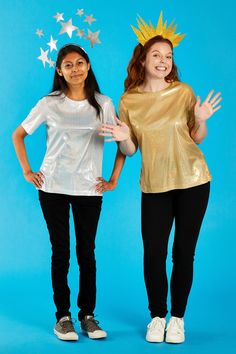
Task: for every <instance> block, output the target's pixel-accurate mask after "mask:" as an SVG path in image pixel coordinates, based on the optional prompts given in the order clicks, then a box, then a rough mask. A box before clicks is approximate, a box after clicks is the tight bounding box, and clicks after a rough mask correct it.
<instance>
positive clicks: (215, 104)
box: [211, 97, 222, 108]
mask: <svg viewBox="0 0 236 354" xmlns="http://www.w3.org/2000/svg"><path fill="white" fill-rule="evenodd" d="M220 101H222V97H220V98H219V99H218V100H217V101H216V102H215V103H213V104H211V105H212V108H215V107H216V106H217V105H218V103H220Z"/></svg>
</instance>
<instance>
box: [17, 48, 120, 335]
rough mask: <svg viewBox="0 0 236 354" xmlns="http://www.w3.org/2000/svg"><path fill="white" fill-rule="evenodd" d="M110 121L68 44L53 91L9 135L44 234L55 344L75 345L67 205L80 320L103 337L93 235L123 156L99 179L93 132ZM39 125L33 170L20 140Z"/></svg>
mask: <svg viewBox="0 0 236 354" xmlns="http://www.w3.org/2000/svg"><path fill="white" fill-rule="evenodd" d="M115 119H116V117H115V109H114V106H113V104H112V101H111V100H110V98H108V97H106V96H104V95H102V94H101V93H100V90H99V86H98V83H97V80H96V78H95V75H94V73H93V71H92V67H91V64H90V60H89V58H88V55H87V53H86V52H85V51H84V50H83V49H82V48H81V47H79V46H77V45H73V44H70V45H66V46H64V47H63V48H61V50H60V51H59V53H58V57H57V62H56V70H55V75H54V83H53V89H52V93H51V94H50V95H48V96H46V97H44V98H42V99H41V100H40V101H39V102H38V103H37V105H36V106H35V107H34V108H33V109H32V111H31V112H30V114H29V115H28V117H27V118H26V119H25V120H24V121H23V122H22V123H21V125H20V126H19V127H18V128H17V129H16V130H15V132H14V133H13V141H14V146H15V150H16V154H17V156H18V159H19V162H20V164H21V167H22V170H23V173H24V177H25V179H26V180H27V181H28V182H30V183H33V185H34V186H35V187H36V188H37V189H38V190H39V200H40V205H41V208H42V211H43V215H44V218H45V220H46V223H47V228H48V231H49V235H50V241H51V245H52V263H51V274H52V286H53V298H54V302H55V306H56V309H57V312H56V319H57V323H56V325H55V328H54V333H55V335H56V336H57V337H58V338H59V339H61V340H78V334H77V333H76V332H75V329H74V326H73V322H72V319H71V313H70V288H69V286H68V282H67V275H68V270H69V260H70V238H69V228H70V226H69V213H70V207H71V208H72V213H73V219H74V225H75V235H76V255H77V260H78V265H79V269H80V281H79V294H78V299H77V304H78V307H79V309H80V311H79V313H78V318H79V320H80V321H81V327H82V329H83V330H84V331H85V332H86V333H87V334H88V336H89V337H90V338H92V339H97V338H104V337H106V336H107V334H106V332H105V331H103V330H102V329H101V328H100V327H99V325H98V321H96V320H95V319H94V309H95V302H96V261H95V254H94V249H95V236H96V230H97V225H98V220H99V216H100V211H101V206H102V193H103V192H105V191H108V190H113V189H114V188H115V187H116V184H117V181H118V178H119V175H120V172H121V169H122V166H123V164H124V159H125V157H124V155H122V154H121V153H120V152H119V151H118V152H117V155H116V160H115V164H114V169H113V172H112V175H111V178H110V180H109V181H108V182H107V181H105V180H104V179H103V178H102V177H100V176H101V175H102V155H103V144H104V139H103V138H102V137H100V136H99V135H98V132H97V128H98V127H99V126H100V125H101V124H102V123H109V122H110V123H112V124H116V120H115ZM40 124H45V125H46V128H47V150H46V154H45V157H44V160H43V163H42V165H41V168H40V171H39V172H33V171H32V170H31V167H30V164H29V161H28V158H27V153H26V148H25V144H24V139H25V137H26V136H27V135H28V134H32V133H33V132H34V131H35V130H36V129H37V128H38V126H39V125H40Z"/></svg>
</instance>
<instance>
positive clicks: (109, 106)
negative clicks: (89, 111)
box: [103, 99, 117, 125]
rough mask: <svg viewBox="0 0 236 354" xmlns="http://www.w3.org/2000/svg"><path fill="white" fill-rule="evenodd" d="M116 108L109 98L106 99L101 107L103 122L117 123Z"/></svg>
mask: <svg viewBox="0 0 236 354" xmlns="http://www.w3.org/2000/svg"><path fill="white" fill-rule="evenodd" d="M115 117H116V110H115V107H114V104H113V102H112V100H111V99H108V100H107V102H106V103H105V105H104V108H103V123H105V124H113V125H117V123H116V120H115Z"/></svg>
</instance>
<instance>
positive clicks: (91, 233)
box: [72, 196, 102, 320]
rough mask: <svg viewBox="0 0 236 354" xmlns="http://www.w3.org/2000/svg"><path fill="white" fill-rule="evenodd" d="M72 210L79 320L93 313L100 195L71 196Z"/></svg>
mask: <svg viewBox="0 0 236 354" xmlns="http://www.w3.org/2000/svg"><path fill="white" fill-rule="evenodd" d="M72 200H73V201H72V212H73V217H74V224H75V233H76V254H77V260H78V264H79V269H80V282H79V294H78V300H77V304H78V307H79V308H80V312H79V315H78V317H79V320H81V319H82V318H83V317H84V316H85V315H93V311H94V309H95V304H96V260H95V252H94V250H95V237H96V232H97V225H98V220H99V216H100V212H101V205H102V197H100V196H79V197H73V198H72Z"/></svg>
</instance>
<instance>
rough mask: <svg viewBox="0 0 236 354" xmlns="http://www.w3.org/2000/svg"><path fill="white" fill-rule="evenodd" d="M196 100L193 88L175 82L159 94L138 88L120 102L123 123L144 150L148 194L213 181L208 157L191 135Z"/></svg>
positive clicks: (143, 185) (143, 179) (144, 180)
mask: <svg viewBox="0 0 236 354" xmlns="http://www.w3.org/2000/svg"><path fill="white" fill-rule="evenodd" d="M195 103H196V99H195V97H194V94H193V91H192V89H191V87H190V86H188V85H186V84H184V83H182V82H178V81H176V82H173V83H171V84H170V85H169V86H168V87H167V88H165V89H163V90H161V91H159V92H143V91H141V90H140V89H139V88H138V87H136V88H134V89H131V90H129V91H128V92H126V93H125V94H124V95H123V96H122V97H121V100H120V106H119V112H120V119H121V121H123V122H125V123H126V124H127V125H128V126H129V128H130V132H131V139H132V141H133V142H134V144H135V145H136V146H137V147H139V148H140V151H141V155H142V170H141V177H140V187H141V190H142V191H143V192H144V193H159V192H166V191H169V190H172V189H183V188H189V187H194V186H198V185H200V184H204V183H207V182H208V181H210V180H211V175H210V172H209V170H208V167H207V164H206V162H205V159H204V155H203V153H202V152H201V150H200V149H199V148H198V146H197V145H196V144H195V142H194V141H193V139H192V138H191V136H190V130H191V128H192V127H193V125H194V105H195Z"/></svg>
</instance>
